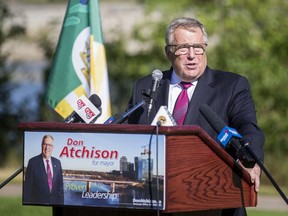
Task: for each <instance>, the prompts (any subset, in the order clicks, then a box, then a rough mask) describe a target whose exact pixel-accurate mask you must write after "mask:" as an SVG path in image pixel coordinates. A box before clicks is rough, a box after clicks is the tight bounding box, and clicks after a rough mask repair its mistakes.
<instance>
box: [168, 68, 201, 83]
mask: <svg viewBox="0 0 288 216" xmlns="http://www.w3.org/2000/svg"><path fill="white" fill-rule="evenodd" d="M181 81H182V80H181V79H180V78H179V76H178V75H177V74H176V72H175V70H174V69H173V72H172V75H171V82H170V85H172V86H175V85H179V83H180V82H181ZM197 82H198V80H193V81H192V82H191V83H192V84H193V85H194V86H196V84H197Z"/></svg>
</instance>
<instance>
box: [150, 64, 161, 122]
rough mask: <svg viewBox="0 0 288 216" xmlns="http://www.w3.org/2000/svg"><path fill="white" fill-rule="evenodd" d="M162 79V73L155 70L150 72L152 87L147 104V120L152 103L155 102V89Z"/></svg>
mask: <svg viewBox="0 0 288 216" xmlns="http://www.w3.org/2000/svg"><path fill="white" fill-rule="evenodd" d="M162 77H163V73H162V72H161V71H160V70H159V69H156V70H154V71H153V72H152V78H153V81H152V86H151V90H150V101H149V104H148V111H147V119H149V116H150V113H151V110H152V107H153V101H154V100H155V97H156V91H157V88H158V86H159V83H160V81H161V79H162Z"/></svg>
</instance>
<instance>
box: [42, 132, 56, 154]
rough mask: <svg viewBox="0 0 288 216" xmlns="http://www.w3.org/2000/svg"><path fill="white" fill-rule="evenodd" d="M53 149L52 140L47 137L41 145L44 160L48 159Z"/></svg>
mask: <svg viewBox="0 0 288 216" xmlns="http://www.w3.org/2000/svg"><path fill="white" fill-rule="evenodd" d="M53 148H54V144H53V140H52V139H51V138H50V137H47V138H45V139H44V140H43V143H42V154H43V157H44V158H45V159H50V158H51V155H52V151H53Z"/></svg>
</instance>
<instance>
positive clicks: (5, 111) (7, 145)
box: [0, 1, 25, 166]
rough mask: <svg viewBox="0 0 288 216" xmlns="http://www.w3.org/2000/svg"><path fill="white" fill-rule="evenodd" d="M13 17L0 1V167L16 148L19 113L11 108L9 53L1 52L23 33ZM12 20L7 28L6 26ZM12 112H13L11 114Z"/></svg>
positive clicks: (22, 28) (11, 88) (11, 87)
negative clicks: (5, 45) (8, 43)
mask: <svg viewBox="0 0 288 216" xmlns="http://www.w3.org/2000/svg"><path fill="white" fill-rule="evenodd" d="M12 18H13V15H12V14H11V13H10V11H9V9H8V7H7V5H6V4H5V3H4V2H2V1H0V95H1V102H0V143H1V151H0V166H3V165H4V163H5V161H6V159H7V157H8V153H9V151H10V149H11V147H13V148H16V146H17V123H18V120H19V116H20V115H21V113H15V110H14V109H13V107H11V104H12V103H11V97H10V94H11V91H12V90H13V88H14V87H15V86H12V85H11V83H10V79H11V68H9V67H8V66H7V64H6V59H7V57H8V56H9V53H7V52H6V53H4V52H3V45H4V43H5V42H7V41H8V40H9V39H11V38H13V37H16V36H18V35H22V34H24V33H25V28H24V27H23V26H21V25H17V24H14V23H13V20H12ZM11 20H12V22H11V23H12V24H10V25H9V26H8V27H7V26H6V24H7V23H8V21H11ZM13 111H14V112H13Z"/></svg>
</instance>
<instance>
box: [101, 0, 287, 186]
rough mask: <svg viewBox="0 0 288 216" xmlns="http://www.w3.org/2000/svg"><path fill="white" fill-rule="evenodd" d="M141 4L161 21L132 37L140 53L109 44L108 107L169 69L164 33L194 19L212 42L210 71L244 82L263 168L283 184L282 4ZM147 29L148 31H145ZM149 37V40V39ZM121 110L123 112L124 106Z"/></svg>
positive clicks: (183, 0) (221, 0) (256, 0)
mask: <svg viewBox="0 0 288 216" xmlns="http://www.w3.org/2000/svg"><path fill="white" fill-rule="evenodd" d="M139 2H141V3H142V4H143V6H145V7H146V9H147V17H155V16H153V14H154V15H155V13H156V12H157V13H158V16H157V17H160V18H158V19H157V20H156V19H154V20H152V22H147V20H145V21H143V23H142V24H140V25H139V26H138V28H136V29H135V32H134V33H135V34H134V35H133V36H132V37H133V40H136V41H137V42H138V43H139V44H142V45H143V44H145V45H146V44H148V48H147V47H145V48H146V49H141V47H140V48H139V51H138V52H134V53H133V54H129V52H127V51H126V50H125V47H126V45H125V44H127V43H129V40H128V41H125V40H124V39H123V38H124V37H123V38H122V39H121V40H119V41H117V42H114V43H113V44H108V46H111V47H110V48H109V49H108V51H107V53H108V57H107V59H108V67H109V75H110V78H111V82H113V85H112V86H113V87H114V86H116V87H114V88H117V91H115V92H114V93H115V94H116V95H114V100H112V103H113V102H114V103H115V102H116V104H118V105H119V103H127V101H128V99H129V98H127V97H128V96H129V95H130V92H131V87H132V86H133V81H135V80H136V79H137V78H138V77H141V76H143V75H144V74H147V75H148V74H149V73H151V71H152V70H153V69H154V67H158V68H159V69H167V67H168V66H169V64H168V63H167V61H166V60H165V56H164V52H163V47H164V36H165V27H166V26H167V24H168V23H169V22H170V20H172V19H173V18H176V17H179V16H195V17H197V19H199V20H200V21H202V22H203V23H204V24H205V26H206V28H207V31H208V34H209V39H210V42H209V45H208V49H207V52H208V61H209V66H210V67H212V68H220V69H224V70H227V71H233V72H236V73H239V74H242V75H245V76H247V77H248V79H249V81H250V83H251V87H252V93H253V96H254V100H255V104H256V108H257V115H258V120H259V125H260V127H261V128H262V130H263V131H264V134H265V135H266V143H265V147H264V150H265V153H266V159H265V162H266V166H267V167H268V169H270V170H273V171H275V174H274V176H275V178H276V179H277V180H278V181H279V182H280V183H284V182H287V180H288V175H287V173H286V172H285V170H287V168H288V165H286V164H288V158H287V156H286V155H287V153H288V135H287V132H286V131H287V130H288V116H287V107H286V104H287V103H288V94H287V93H286V91H285V87H286V85H287V81H288V80H287V79H288V75H287V72H286V68H287V64H288V62H287V55H288V52H287V50H288V44H287V43H286V39H287V36H288V28H287V27H288V26H287V25H288V17H287V16H285V13H286V11H287V9H288V2H287V1H281V0H273V1H272V0H265V1H260V0H251V1H238V0H215V1H208V0H204V1H197V0H194V1H191V0H178V1H177V4H176V3H175V2H174V1H166V0H158V1H149V0H142V1H139ZM159 14H160V15H159ZM152 19H153V18H152ZM147 28H149V30H148V31H145V30H147ZM147 32H150V34H148V35H147ZM130 39H131V38H130ZM148 41H150V43H149V42H148ZM119 53H121V55H119ZM164 65H165V66H164ZM123 70H125V71H123ZM123 74H125V80H123V81H121V80H120V79H119V77H122V76H123ZM127 86H128V87H127ZM128 89H129V90H128ZM282 89H283V90H282ZM112 91H113V90H112ZM118 93H119V94H118ZM120 95H121V96H120ZM120 101H121V102H120ZM120 107H121V109H122V110H123V107H125V105H121V106H120ZM272 128H273V130H271V129H272ZM279 164H281V165H282V169H280V168H279ZM283 166H284V167H285V168H284V167H283Z"/></svg>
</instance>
